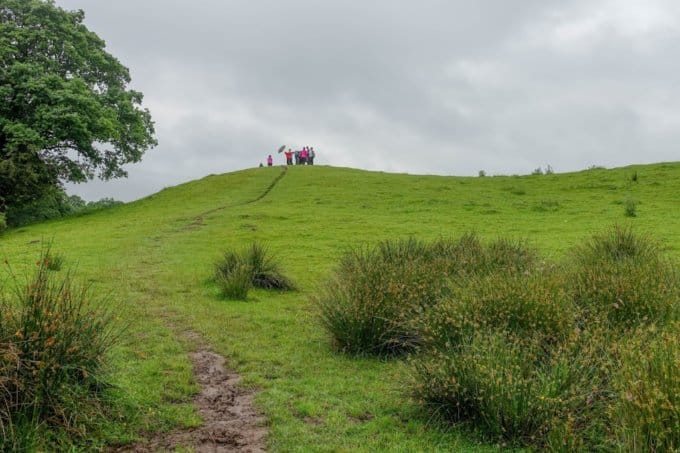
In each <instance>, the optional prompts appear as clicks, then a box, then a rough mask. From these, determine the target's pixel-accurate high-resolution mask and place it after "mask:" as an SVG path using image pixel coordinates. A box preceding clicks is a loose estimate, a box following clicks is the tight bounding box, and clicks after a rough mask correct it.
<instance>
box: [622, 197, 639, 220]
mask: <svg viewBox="0 0 680 453" xmlns="http://www.w3.org/2000/svg"><path fill="white" fill-rule="evenodd" d="M625 208H626V210H625V213H626V217H637V201H635V200H633V199H632V198H628V199H627V200H626V203H625Z"/></svg>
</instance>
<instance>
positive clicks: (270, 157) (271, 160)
mask: <svg viewBox="0 0 680 453" xmlns="http://www.w3.org/2000/svg"><path fill="white" fill-rule="evenodd" d="M273 164H274V159H273V158H272V155H271V154H270V155H269V157H267V167H271V166H272V165H273Z"/></svg>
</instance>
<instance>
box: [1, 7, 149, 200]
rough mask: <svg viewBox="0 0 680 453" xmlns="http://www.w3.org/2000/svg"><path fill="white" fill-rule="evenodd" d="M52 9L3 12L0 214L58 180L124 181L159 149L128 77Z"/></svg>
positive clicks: (79, 23) (67, 16)
mask: <svg viewBox="0 0 680 453" xmlns="http://www.w3.org/2000/svg"><path fill="white" fill-rule="evenodd" d="M83 18H84V14H83V12H82V11H75V12H68V11H65V10H63V9H61V8H59V7H57V6H56V5H55V3H54V2H53V1H52V0H4V1H3V2H2V5H0V68H2V69H1V70H0V99H1V100H2V102H0V211H4V210H5V209H6V208H7V207H8V206H19V205H24V204H26V203H30V202H32V201H35V200H36V199H39V198H41V197H43V196H44V195H46V194H47V193H48V192H49V191H50V190H52V189H54V188H55V187H59V186H60V184H61V181H74V182H79V181H85V180H87V179H91V178H93V177H94V176H95V174H96V175H98V176H100V177H102V178H104V179H108V178H115V177H121V176H125V174H126V173H125V171H124V170H123V165H125V164H127V163H131V162H138V161H139V160H140V159H141V157H142V154H143V153H144V151H145V150H147V149H148V148H150V147H152V146H154V145H155V143H156V142H155V139H154V137H153V134H154V129H153V123H152V121H151V116H150V114H149V112H148V111H147V110H144V109H142V108H141V102H142V95H141V93H138V92H136V91H132V90H128V89H126V87H127V85H128V84H129V82H130V76H129V72H128V70H127V68H125V67H124V66H123V65H121V64H120V63H119V62H118V60H116V58H114V57H113V56H112V55H110V54H109V53H107V52H106V51H105V43H104V41H103V40H101V39H100V38H99V37H98V36H97V35H95V34H94V33H92V32H90V31H89V30H88V29H87V28H86V27H85V26H84V25H83Z"/></svg>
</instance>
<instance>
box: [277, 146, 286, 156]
mask: <svg viewBox="0 0 680 453" xmlns="http://www.w3.org/2000/svg"><path fill="white" fill-rule="evenodd" d="M284 149H286V145H281V148H279V154H281V153H282V152H283V150H284Z"/></svg>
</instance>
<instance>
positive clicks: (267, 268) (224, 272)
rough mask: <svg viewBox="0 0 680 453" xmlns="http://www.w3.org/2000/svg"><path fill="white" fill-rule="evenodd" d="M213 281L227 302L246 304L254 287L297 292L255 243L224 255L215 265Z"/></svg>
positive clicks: (263, 248) (271, 257)
mask: <svg viewBox="0 0 680 453" xmlns="http://www.w3.org/2000/svg"><path fill="white" fill-rule="evenodd" d="M213 278H214V280H215V282H216V283H217V285H218V286H219V288H220V292H221V293H222V295H223V296H224V297H226V298H228V299H242V300H245V299H246V297H247V295H248V290H249V289H250V288H251V287H253V286H254V287H256V288H263V289H278V290H293V289H295V285H294V283H293V282H292V280H290V279H289V278H288V277H286V276H285V275H284V274H283V272H281V269H280V267H279V264H278V263H277V261H276V259H275V258H274V257H273V256H272V255H271V254H270V253H269V251H268V250H267V249H266V248H265V247H263V246H262V245H260V244H258V243H256V242H254V243H253V244H251V245H250V247H248V248H246V249H244V250H242V251H240V252H234V251H228V252H225V253H224V255H223V256H222V258H221V259H220V260H219V261H218V262H217V263H215V270H214V274H213Z"/></svg>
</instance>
